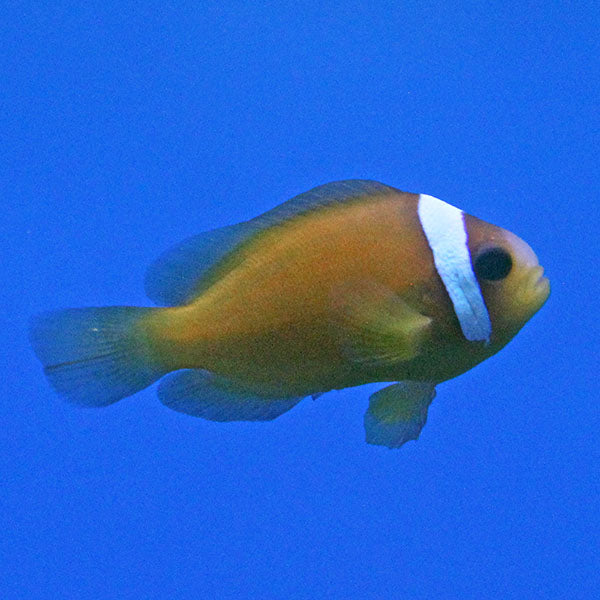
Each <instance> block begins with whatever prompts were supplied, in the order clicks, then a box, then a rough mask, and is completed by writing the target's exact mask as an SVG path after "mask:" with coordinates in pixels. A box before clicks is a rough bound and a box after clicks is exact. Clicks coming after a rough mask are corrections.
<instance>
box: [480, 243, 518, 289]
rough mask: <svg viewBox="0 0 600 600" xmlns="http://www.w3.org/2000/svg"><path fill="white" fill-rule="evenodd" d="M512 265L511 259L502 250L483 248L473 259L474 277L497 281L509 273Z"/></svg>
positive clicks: (498, 248)
mask: <svg viewBox="0 0 600 600" xmlns="http://www.w3.org/2000/svg"><path fill="white" fill-rule="evenodd" d="M512 264H513V261H512V258H511V256H510V254H509V253H508V252H507V251H506V250H505V249H504V248H500V247H499V246H496V247H494V248H485V249H484V250H482V251H481V253H480V254H479V255H478V256H477V257H476V258H475V262H474V269H475V275H477V277H479V278H480V279H487V280H489V281H498V280H500V279H504V278H505V277H506V276H507V275H508V274H509V273H510V270H511V269H512Z"/></svg>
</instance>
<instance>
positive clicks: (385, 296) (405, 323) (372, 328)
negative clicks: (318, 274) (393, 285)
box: [335, 282, 431, 365]
mask: <svg viewBox="0 0 600 600" xmlns="http://www.w3.org/2000/svg"><path fill="white" fill-rule="evenodd" d="M335 303H336V312H337V314H338V316H339V318H340V322H341V325H342V346H343V349H344V352H345V353H346V355H347V356H348V357H349V358H350V359H351V360H352V361H355V362H359V363H362V364H364V365H385V364H392V363H395V362H401V361H407V360H410V359H412V358H414V357H415V356H417V355H418V354H419V353H420V351H421V348H422V345H423V342H424V341H425V339H426V338H427V337H428V336H429V334H430V326H431V319H430V318H429V317H426V316H424V315H422V314H420V313H419V312H417V311H416V310H415V309H414V308H412V307H411V306H409V305H408V303H406V302H405V301H404V300H403V299H402V298H401V297H400V296H398V294H396V293H395V292H393V291H392V290H389V289H388V288H385V287H384V286H382V285H379V284H376V283H370V282H369V283H364V282H361V283H360V284H356V283H355V284H352V285H348V286H347V287H345V288H344V289H342V290H338V292H337V294H336V297H335Z"/></svg>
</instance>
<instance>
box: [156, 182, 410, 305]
mask: <svg viewBox="0 0 600 600" xmlns="http://www.w3.org/2000/svg"><path fill="white" fill-rule="evenodd" d="M395 193H398V190H396V189H395V188H393V187H390V186H387V185H384V184H382V183H378V182H377V181H369V180H363V179H348V180H344V181H334V182H332V183H326V184H325V185H320V186H318V187H315V188H313V189H311V190H309V191H308V192H304V193H303V194H300V195H298V196H295V197H294V198H291V199H290V200H287V201H286V202H284V203H283V204H280V205H278V206H275V207H274V208H272V209H271V210H269V211H267V212H266V213H263V214H262V215H259V216H258V217H255V218H254V219H251V220H249V221H245V222H243V223H238V224H236V225H229V226H227V227H221V228H220V229H213V230H212V231H207V232H205V233H201V234H199V235H196V236H193V237H191V238H188V239H187V240H184V241H183V242H181V243H179V244H177V245H176V246H175V247H173V248H171V249H170V250H167V251H166V252H165V253H164V254H163V255H162V256H160V257H159V258H158V260H156V262H154V263H153V264H152V265H151V266H150V268H149V269H148V272H147V274H146V281H145V288H146V294H147V295H148V297H149V298H150V299H151V300H152V301H153V302H155V303H156V304H160V305H163V306H177V305H180V304H185V303H187V302H190V301H191V300H193V299H194V298H196V297H197V296H198V295H199V294H200V293H201V292H202V291H204V289H205V287H204V286H203V282H205V281H206V282H210V277H208V278H207V275H208V274H209V272H211V271H212V270H213V268H214V267H215V266H216V265H217V264H218V263H220V262H221V261H222V260H223V259H224V258H225V257H226V256H227V255H229V254H230V253H231V252H232V251H233V250H235V248H236V247H237V246H239V245H240V244H241V243H242V242H244V241H246V240H248V239H249V238H250V237H251V236H253V235H254V234H256V233H258V232H260V231H263V230H265V229H268V228H270V227H273V226H276V225H279V224H281V223H283V222H285V221H287V220H289V219H292V218H294V217H296V216H298V215H301V214H304V213H308V212H311V211H312V210H315V209H318V208H323V207H326V206H331V205H333V204H336V203H345V202H352V201H355V200H358V199H359V198H363V197H365V196H382V195H387V194H395Z"/></svg>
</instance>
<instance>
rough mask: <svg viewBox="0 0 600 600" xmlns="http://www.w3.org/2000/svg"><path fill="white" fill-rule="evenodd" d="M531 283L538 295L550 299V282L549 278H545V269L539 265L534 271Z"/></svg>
mask: <svg viewBox="0 0 600 600" xmlns="http://www.w3.org/2000/svg"><path fill="white" fill-rule="evenodd" d="M531 283H532V287H533V290H534V291H535V292H536V293H539V294H540V295H545V296H546V297H548V294H549V293H550V280H549V279H548V278H547V277H544V267H541V266H539V265H538V266H537V267H535V268H534V269H533V271H532V274H531Z"/></svg>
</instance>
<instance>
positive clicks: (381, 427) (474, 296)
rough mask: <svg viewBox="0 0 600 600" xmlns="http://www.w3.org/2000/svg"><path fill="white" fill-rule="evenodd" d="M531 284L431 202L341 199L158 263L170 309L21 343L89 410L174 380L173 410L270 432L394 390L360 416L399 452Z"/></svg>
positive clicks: (247, 226)
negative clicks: (364, 395)
mask: <svg viewBox="0 0 600 600" xmlns="http://www.w3.org/2000/svg"><path fill="white" fill-rule="evenodd" d="M504 271H506V273H505V272H504ZM542 273H543V270H542V269H541V267H539V265H538V261H537V258H536V256H535V254H534V253H533V251H532V250H531V249H530V248H529V246H527V244H525V242H523V241H522V240H520V239H519V238H517V237H516V236H514V235H513V234H511V233H510V232H508V231H506V230H504V229H501V228H498V227H496V226H493V225H490V224H488V223H486V222H484V221H481V220H479V219H477V218H475V217H471V216H469V215H463V213H462V212H461V211H459V210H458V209H455V208H454V207H451V206H450V205H448V204H446V203H444V202H442V201H440V200H438V199H436V198H433V197H431V196H426V195H421V194H411V193H406V192H401V191H399V190H397V189H395V188H392V187H389V186H386V185H383V184H380V183H377V182H370V181H361V180H350V181H344V182H334V183H332V184H327V185H325V186H320V187H318V188H315V189H314V190H311V191H309V192H307V193H305V194H302V195H300V196H298V197H296V198H294V199H292V200H290V201H288V202H286V203H284V204H282V205H280V206H278V207H276V208H275V209H272V210H271V211H269V212H267V213H265V214H264V215H261V216H259V217H257V218H256V219H253V220H251V221H248V222H246V223H241V224H238V225H234V226H229V227H226V228H223V229H221V230H215V231H213V232H209V233H207V234H204V235H202V236H197V237H196V238H192V239H191V240H189V241H187V242H184V243H183V244H182V245H180V246H178V247H176V248H175V249H173V250H172V251H170V252H168V253H166V254H165V255H164V256H163V257H161V258H160V259H159V260H158V261H157V263H156V265H155V266H153V267H151V269H150V271H149V273H148V277H147V281H146V288H147V291H148V294H149V296H150V297H151V298H152V299H154V300H155V301H157V302H158V303H161V304H167V305H170V306H165V307H163V308H154V309H136V308H131V309H129V310H128V309H127V308H126V307H120V308H117V309H110V308H107V309H79V310H78V309H71V310H70V311H66V312H64V311H63V312H58V313H50V314H47V315H44V316H42V317H40V318H38V319H37V320H35V321H34V324H33V326H32V336H31V337H32V342H33V345H34V349H35V350H36V351H37V353H38V356H39V357H40V358H41V360H42V362H43V363H44V365H45V367H46V373H47V375H48V376H49V379H50V381H51V383H53V384H54V386H55V387H56V388H57V390H58V391H59V392H60V393H62V394H63V395H65V396H66V397H67V398H70V399H71V400H74V401H76V402H79V403H82V404H86V405H105V404H109V403H112V402H114V401H116V400H118V399H120V398H121V397H123V396H126V395H131V394H132V393H135V392H136V391H138V390H139V389H141V388H143V387H146V386H147V385H149V383H151V382H152V381H154V380H155V379H158V378H160V377H161V376H162V375H164V374H167V373H171V372H174V373H172V374H171V375H169V376H168V377H166V378H165V379H163V381H162V382H161V385H160V387H159V396H160V398H161V400H162V401H163V403H165V404H166V405H167V406H169V407H171V408H173V409H175V410H179V411H181V412H185V413H188V414H193V415H197V416H201V417H205V418H209V419H213V420H223V421H227V420H246V419H248V420H266V419H271V418H274V417H275V416H277V415H279V414H281V412H285V410H288V409H289V408H291V407H292V406H293V405H294V404H296V403H297V402H298V401H299V400H300V399H301V398H303V397H306V396H309V395H312V396H317V395H320V394H321V393H324V392H327V391H329V390H332V389H342V388H346V387H351V386H356V385H361V384H364V383H369V382H377V381H388V382H389V381H391V382H397V381H399V382H404V383H402V384H396V385H395V386H390V387H389V388H386V390H389V391H388V392H385V393H382V391H380V392H379V393H377V394H375V395H374V396H373V397H372V399H371V405H370V408H369V411H368V413H367V415H366V417H365V427H366V428H367V441H370V442H371V443H376V444H383V445H387V446H390V447H396V446H399V445H401V444H402V443H404V442H405V441H407V440H408V439H415V438H416V437H417V436H418V434H419V432H420V429H421V427H422V425H423V424H424V422H425V419H426V414H427V407H428V405H429V402H431V399H432V398H433V394H434V389H435V386H436V385H437V384H438V383H440V382H442V381H445V380H447V379H450V378H452V377H455V376H457V375H459V374H460V373H462V372H464V371H466V370H468V369H470V368H472V367H473V366H475V365H476V364H478V363H479V362H481V361H482V360H484V359H485V358H487V357H489V356H491V355H492V354H494V353H495V352H497V351H498V350H500V349H501V348H502V347H503V346H504V345H505V344H506V343H507V342H508V341H509V340H510V339H511V338H512V337H513V336H514V335H515V334H516V333H517V332H518V330H519V329H520V328H521V327H522V326H523V325H524V323H525V322H526V321H527V320H528V319H529V318H530V317H531V316H532V315H533V314H534V313H535V312H536V311H537V310H538V309H539V308H540V307H541V305H542V304H543V303H544V302H545V300H546V298H547V296H548V293H549V285H548V281H547V279H545V278H544V277H542ZM86 310H88V311H89V310H92V311H95V312H94V313H93V314H92V313H86V312H85V311H86ZM111 310H117V311H120V315H119V318H118V319H116V318H111V317H110V313H109V312H105V311H111ZM82 311H83V312H82ZM113 314H114V316H115V317H116V316H117V313H113ZM61 315H62V316H61ZM86 315H87V316H86ZM105 318H106V319H107V323H104V319H105ZM107 328H108V331H109V332H111V333H109V334H108V338H111V336H113V337H114V340H113V341H110V340H108V341H107V335H106V334H104V333H103V331H105V330H107ZM111 328H112V329H111ZM94 329H96V331H95V332H94ZM98 341H99V342H100V345H101V346H102V345H104V347H96V348H95V345H96V342H98ZM121 354H124V355H125V357H122V356H121ZM98 357H100V358H98ZM115 357H116V358H115ZM127 362H129V363H132V364H129V365H127V364H126V363H127ZM99 364H100V365H103V367H101V368H100V367H99V366H98V365H99ZM102 369H108V373H106V372H104V371H102ZM182 369H183V371H182Z"/></svg>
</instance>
